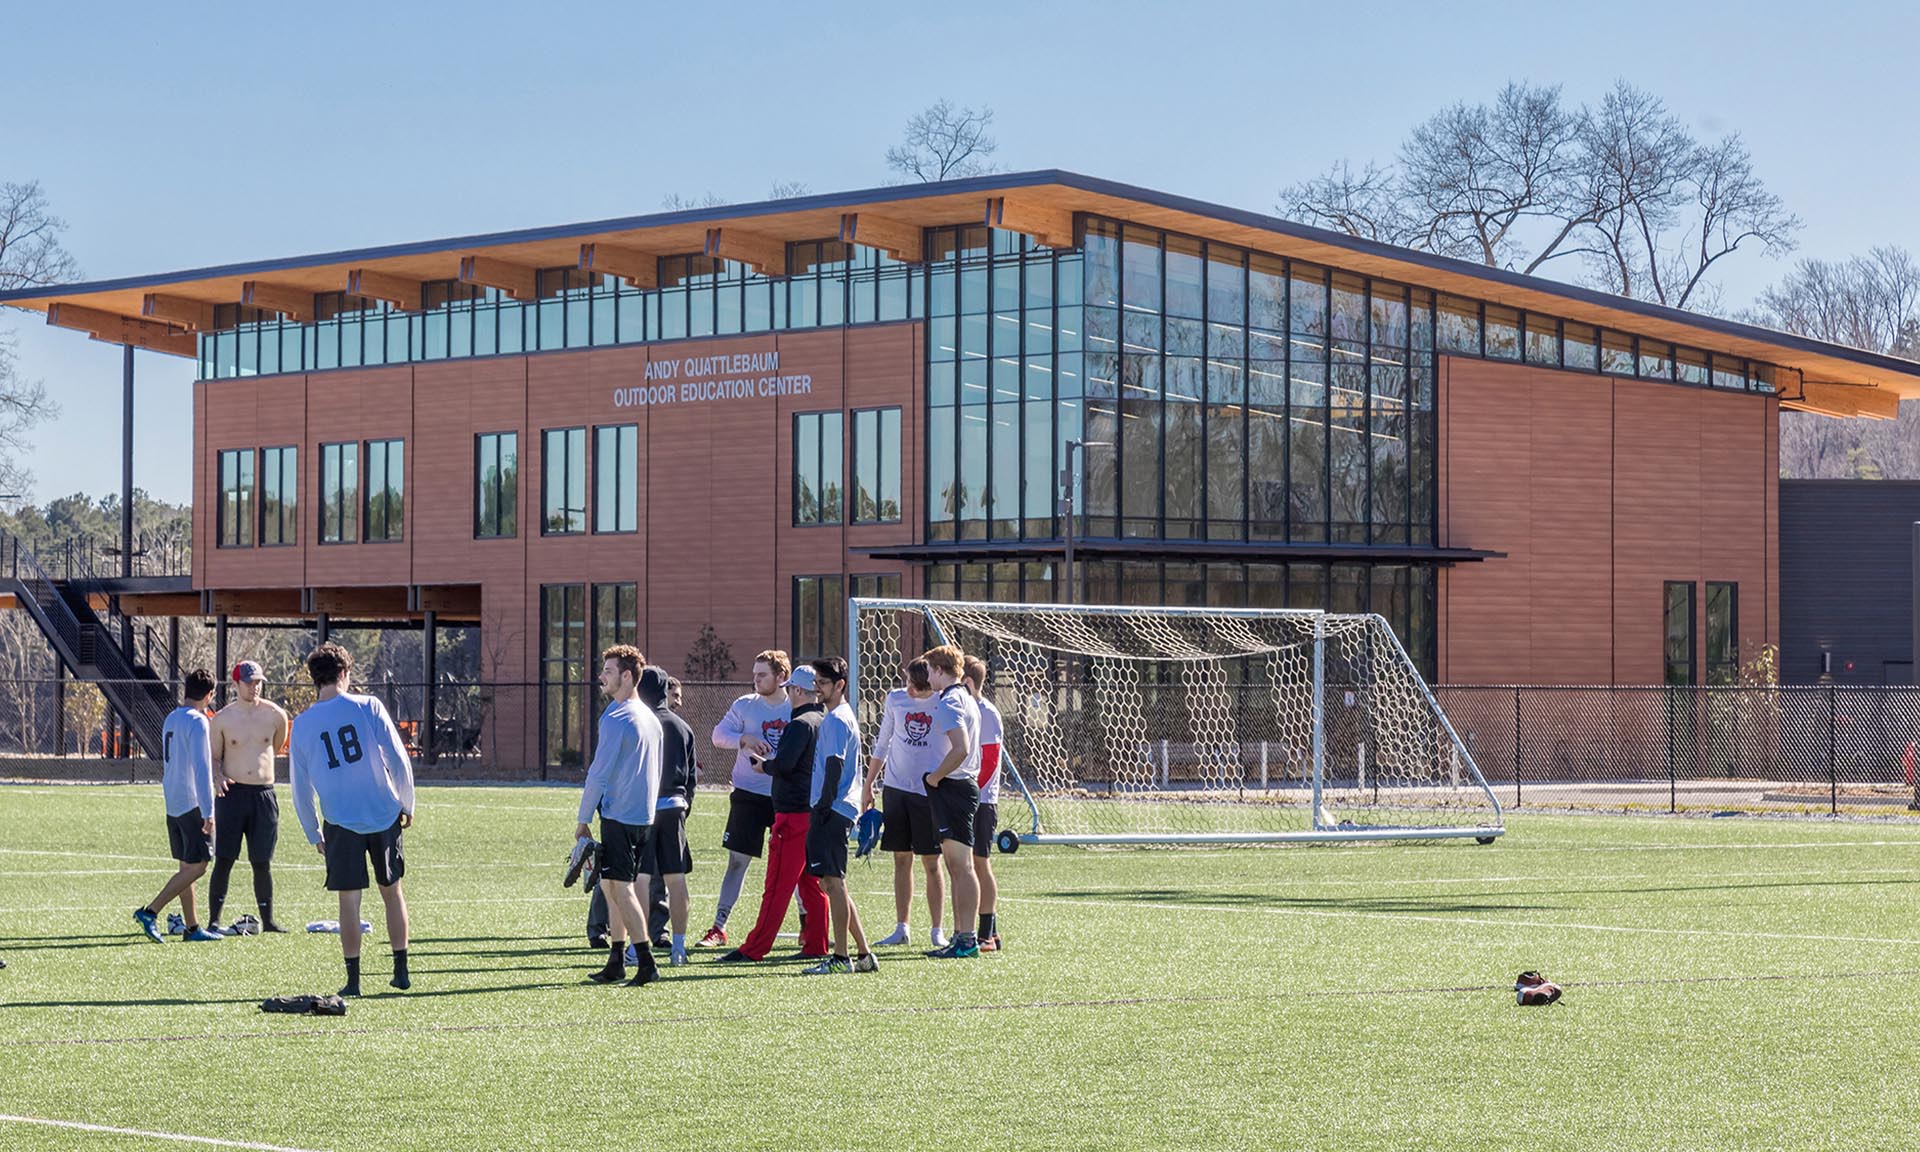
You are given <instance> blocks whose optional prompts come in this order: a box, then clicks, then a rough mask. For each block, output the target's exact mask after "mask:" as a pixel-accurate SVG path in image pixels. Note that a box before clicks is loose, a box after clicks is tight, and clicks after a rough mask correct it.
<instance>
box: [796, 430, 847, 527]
mask: <svg viewBox="0 0 1920 1152" xmlns="http://www.w3.org/2000/svg"><path fill="white" fill-rule="evenodd" d="M828 417H832V418H833V420H834V421H835V422H836V424H837V425H838V427H837V428H836V431H835V439H836V440H837V441H838V442H839V444H840V470H839V475H837V476H834V477H831V479H832V480H833V481H834V483H835V486H836V487H837V488H838V492H837V493H836V494H835V496H834V499H833V500H831V501H829V500H828V499H827V480H828V479H829V477H828V476H827V474H826V456H827V448H826V446H827V434H826V419H827V418H828ZM806 420H814V421H816V422H817V423H816V427H817V429H818V431H817V432H816V434H815V436H814V441H813V462H812V463H813V468H814V474H815V476H816V477H817V478H818V480H819V484H818V486H817V487H816V489H815V495H814V507H815V509H816V510H817V512H818V519H813V520H803V519H801V518H800V486H801V484H800V482H801V471H800V463H801V459H802V454H801V441H800V429H801V427H802V423H803V422H804V421H806ZM846 432H847V428H846V413H845V411H844V410H843V409H839V408H826V409H821V410H818V411H813V412H795V413H794V414H793V423H792V435H793V440H792V443H793V466H792V468H791V472H792V477H791V482H792V485H793V492H792V500H791V503H792V513H793V516H792V520H793V527H795V528H843V527H845V526H846V523H847V520H846V514H847V507H846V505H847V498H848V497H847V487H846V469H847V455H846V443H847V441H846ZM830 505H831V507H832V510H833V518H832V519H828V518H827V509H828V507H829V506H830Z"/></svg>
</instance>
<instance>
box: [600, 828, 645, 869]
mask: <svg viewBox="0 0 1920 1152" xmlns="http://www.w3.org/2000/svg"><path fill="white" fill-rule="evenodd" d="M652 833H653V825H651V824H622V823H621V822H620V821H618V820H609V819H607V818H606V817H605V816H602V817H600V879H602V880H614V881H617V882H619V883H622V884H631V883H633V882H634V881H635V880H638V879H639V878H640V877H642V876H645V875H646V874H647V869H646V863H647V841H648V840H649V839H651V838H652Z"/></svg>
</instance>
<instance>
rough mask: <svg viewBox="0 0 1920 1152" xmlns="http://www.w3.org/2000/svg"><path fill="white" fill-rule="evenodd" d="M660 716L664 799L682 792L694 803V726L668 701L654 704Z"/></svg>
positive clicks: (662, 792) (654, 712)
mask: <svg viewBox="0 0 1920 1152" xmlns="http://www.w3.org/2000/svg"><path fill="white" fill-rule="evenodd" d="M653 714H654V715H655V716H658V717H659V718H660V753H661V755H660V799H662V800H665V799H666V798H667V797H669V796H679V797H681V798H682V799H684V800H686V802H687V807H688V808H692V807H693V786H694V783H695V774H696V765H695V764H694V762H693V729H692V728H689V727H687V722H686V721H685V720H682V719H680V717H678V716H676V715H674V714H673V713H672V712H669V711H668V710H667V706H666V705H665V704H661V705H659V706H658V707H656V708H654V710H653Z"/></svg>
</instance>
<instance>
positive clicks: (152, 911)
mask: <svg viewBox="0 0 1920 1152" xmlns="http://www.w3.org/2000/svg"><path fill="white" fill-rule="evenodd" d="M184 692H185V697H186V702H185V703H183V704H181V705H180V707H178V708H175V709H174V710H173V712H172V713H171V714H170V715H168V717H167V724H166V727H165V729H163V735H162V736H161V740H162V756H163V757H164V760H165V764H164V766H163V767H162V769H161V775H160V792H161V794H162V795H163V796H164V797H165V798H166V802H167V846H168V848H169V849H170V850H171V851H172V853H173V858H174V859H175V860H178V861H179V862H180V869H179V871H177V872H175V873H174V874H173V876H172V878H171V879H169V880H168V881H167V883H166V885H165V886H164V887H162V888H161V889H160V894H159V895H158V896H155V897H154V898H153V902H152V903H150V904H148V905H147V906H145V907H144V908H135V909H134V910H133V919H134V922H135V923H137V924H139V925H140V930H141V931H142V932H145V933H146V934H147V936H148V937H149V938H150V939H152V940H154V941H157V942H159V943H163V944H164V943H165V942H166V937H164V936H162V935H161V934H160V929H159V926H158V925H157V923H156V921H158V920H159V918H160V910H161V909H162V908H165V907H166V906H167V905H168V904H170V903H172V902H173V899H174V898H175V897H179V899H180V915H181V919H182V920H184V921H186V938H187V939H188V940H192V941H195V942H199V941H202V940H218V939H220V933H219V932H217V931H214V930H212V929H211V927H208V928H202V927H201V926H200V918H199V916H198V915H197V914H196V913H195V911H194V907H193V886H194V884H195V882H197V881H198V880H199V879H200V877H201V876H202V875H203V874H204V873H205V872H206V870H207V862H208V861H209V860H212V859H213V745H212V742H211V741H210V740H209V739H208V733H209V732H210V731H211V725H210V724H209V722H208V720H207V698H208V697H210V696H212V695H213V673H211V672H209V671H207V670H206V669H204V668H195V669H194V670H193V671H191V672H189V673H187V683H186V687H185V689H184Z"/></svg>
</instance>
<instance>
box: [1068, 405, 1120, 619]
mask: <svg viewBox="0 0 1920 1152" xmlns="http://www.w3.org/2000/svg"><path fill="white" fill-rule="evenodd" d="M1064 447H1065V449H1066V454H1067V458H1066V462H1065V464H1064V465H1063V466H1062V467H1061V469H1060V519H1061V521H1062V523H1064V524H1065V526H1066V532H1065V538H1066V543H1067V549H1066V557H1065V560H1066V563H1065V565H1064V567H1065V568H1066V573H1065V576H1066V581H1067V603H1069V604H1078V603H1079V602H1080V585H1079V584H1078V583H1076V582H1075V581H1074V578H1073V528H1074V513H1073V497H1074V493H1075V492H1076V491H1078V490H1079V482H1080V470H1079V469H1078V468H1076V467H1074V461H1073V455H1074V453H1076V452H1080V451H1083V450H1085V449H1088V448H1110V447H1112V445H1111V444H1109V443H1108V442H1107V441H1105V440H1068V441H1067V442H1066V443H1065V445H1064Z"/></svg>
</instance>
